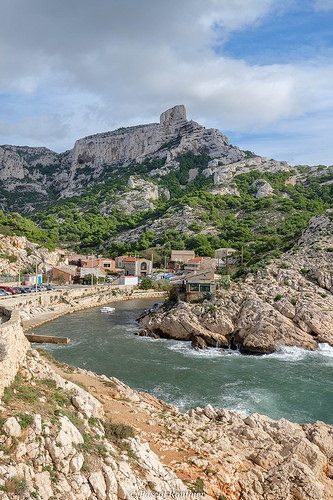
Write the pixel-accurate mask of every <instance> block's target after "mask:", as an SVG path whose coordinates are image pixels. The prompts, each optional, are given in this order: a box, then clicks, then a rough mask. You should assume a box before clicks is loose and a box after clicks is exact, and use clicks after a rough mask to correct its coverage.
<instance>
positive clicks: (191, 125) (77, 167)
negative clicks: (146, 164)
mask: <svg viewBox="0 0 333 500" xmlns="http://www.w3.org/2000/svg"><path fill="white" fill-rule="evenodd" d="M188 151H192V152H193V153H194V154H200V153H206V154H207V155H208V156H209V157H211V158H212V159H214V161H216V162H218V164H219V165H222V164H223V165H225V164H230V163H234V162H238V161H240V160H242V159H244V158H245V156H246V155H245V153H244V152H242V151H240V150H239V148H237V147H234V146H231V145H230V143H229V141H228V139H227V137H225V136H224V135H223V134H222V133H221V132H219V131H218V130H216V129H205V127H203V126H201V125H199V124H198V123H196V122H194V121H192V120H187V118H186V111H185V107H184V106H182V105H179V106H175V107H173V108H171V109H169V110H167V111H165V112H164V113H162V114H161V117H160V122H159V123H152V124H148V125H139V126H134V127H127V128H120V129H118V130H115V131H112V132H106V133H101V134H95V135H92V136H88V137H85V138H83V139H79V140H78V141H76V143H75V145H74V148H73V149H72V150H70V151H66V152H65V153H61V154H57V153H55V152H53V151H50V150H48V149H46V148H30V147H20V146H8V145H5V146H1V147H0V179H1V180H3V181H4V184H3V187H2V191H1V199H0V207H2V208H3V209H4V210H7V209H8V208H11V209H13V207H14V203H13V200H12V198H11V196H10V193H12V192H13V191H14V190H15V192H16V193H20V192H21V193H22V196H23V199H22V201H20V202H19V203H18V200H17V199H16V200H15V201H16V206H18V207H19V208H20V210H22V209H23V210H25V211H27V210H35V209H36V205H39V206H43V205H44V206H45V205H47V204H48V202H49V201H50V200H49V198H50V196H51V197H54V196H59V195H60V196H61V197H67V196H72V195H74V194H75V195H76V194H79V193H81V192H82V191H83V190H84V189H85V188H87V187H91V186H93V185H94V184H98V183H102V182H103V181H105V180H106V179H107V176H108V173H109V172H110V171H113V170H114V169H117V168H119V167H123V166H126V165H129V164H131V163H142V162H143V161H144V160H145V159H146V158H159V159H164V160H165V168H166V171H167V170H168V166H170V165H172V166H173V167H174V166H175V165H176V158H177V157H178V156H179V155H181V154H184V153H186V152H188ZM110 169H111V170H110ZM16 210H17V208H16Z"/></svg>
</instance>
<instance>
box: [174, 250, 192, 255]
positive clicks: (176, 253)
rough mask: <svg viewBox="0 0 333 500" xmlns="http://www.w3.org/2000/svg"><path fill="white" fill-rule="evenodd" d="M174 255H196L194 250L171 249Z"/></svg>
mask: <svg viewBox="0 0 333 500" xmlns="http://www.w3.org/2000/svg"><path fill="white" fill-rule="evenodd" d="M171 253H173V254H174V255H184V254H185V255H186V254H187V255H194V253H195V252H194V250H171Z"/></svg>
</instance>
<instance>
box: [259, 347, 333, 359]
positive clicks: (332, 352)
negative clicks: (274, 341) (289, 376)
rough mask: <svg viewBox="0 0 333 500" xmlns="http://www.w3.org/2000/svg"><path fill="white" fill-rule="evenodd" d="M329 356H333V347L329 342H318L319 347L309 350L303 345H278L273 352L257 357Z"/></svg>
mask: <svg viewBox="0 0 333 500" xmlns="http://www.w3.org/2000/svg"><path fill="white" fill-rule="evenodd" d="M322 356H327V357H330V358H332V357H333V347H331V346H330V345H329V344H326V343H322V344H318V349H316V350H315V351H309V350H308V349H303V348H302V347H295V346H281V347H278V348H277V350H276V351H275V352H273V353H271V354H263V355H262V356H257V357H256V359H259V360H260V359H267V358H271V359H272V358H276V359H281V360H283V361H302V360H303V359H305V358H309V357H310V358H311V357H312V358H316V357H322Z"/></svg>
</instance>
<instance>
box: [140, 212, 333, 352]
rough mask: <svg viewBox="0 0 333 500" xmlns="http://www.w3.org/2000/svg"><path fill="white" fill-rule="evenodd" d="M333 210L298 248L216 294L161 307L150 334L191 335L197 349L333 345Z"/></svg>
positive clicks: (148, 323) (314, 223)
mask: <svg viewBox="0 0 333 500" xmlns="http://www.w3.org/2000/svg"><path fill="white" fill-rule="evenodd" d="M332 215H333V210H328V211H327V212H326V214H324V215H320V216H317V217H313V218H312V219H311V220H310V223H309V227H308V228H307V229H306V230H305V231H304V232H303V234H302V236H301V238H300V240H299V241H298V242H297V244H296V245H295V247H294V248H293V249H291V250H290V251H288V252H287V253H285V254H284V255H283V256H282V257H281V258H280V259H276V260H275V262H271V263H270V264H268V265H267V267H266V268H265V269H261V270H258V272H256V274H251V273H249V274H247V275H246V276H245V278H244V279H243V281H242V282H239V283H233V284H232V286H231V288H230V290H225V289H223V288H221V289H220V290H219V291H218V292H217V296H216V298H215V299H213V300H210V301H208V300H204V301H203V302H202V304H201V305H197V304H195V305H192V304H188V303H184V302H179V303H178V304H177V305H176V306H174V307H172V308H171V309H170V310H167V311H165V309H164V306H161V307H159V308H158V309H154V312H153V314H150V313H148V314H147V315H146V316H145V317H143V318H142V319H141V320H140V325H141V326H142V327H143V328H144V329H145V330H146V331H147V332H148V333H149V331H150V332H153V333H157V334H159V335H162V336H167V337H172V338H175V339H183V340H191V341H193V345H194V347H195V348H200V347H205V346H206V345H211V346H215V345H216V344H218V345H219V346H220V347H225V346H226V345H228V344H231V346H233V347H240V349H241V350H242V351H243V352H247V353H269V352H273V351H275V350H276V349H277V348H279V347H281V346H298V347H303V348H305V349H311V350H314V349H316V348H317V345H318V342H324V343H328V344H330V345H333V295H332V292H333V289H332V277H333V272H332V269H333V252H332V251H331V249H332V248H333V218H332ZM314 245H315V248H314ZM196 337H200V339H201V340H195V338H196ZM203 341H204V342H203Z"/></svg>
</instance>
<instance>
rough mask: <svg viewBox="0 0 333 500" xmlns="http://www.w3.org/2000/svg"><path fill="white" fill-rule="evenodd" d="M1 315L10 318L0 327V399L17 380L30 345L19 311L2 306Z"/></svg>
mask: <svg viewBox="0 0 333 500" xmlns="http://www.w3.org/2000/svg"><path fill="white" fill-rule="evenodd" d="M0 313H1V314H2V315H3V316H5V317H7V318H9V319H8V320H7V321H6V322H5V323H2V324H1V325H0V398H1V397H2V395H3V392H4V389H5V387H7V386H8V385H10V384H11V383H12V381H13V380H14V378H15V375H16V373H17V370H18V368H19V365H20V363H21V362H22V360H23V359H24V357H25V354H26V352H27V350H28V349H29V348H30V343H29V342H28V341H27V340H26V338H25V336H24V333H23V328H22V326H21V322H20V314H19V312H18V311H17V310H11V309H9V308H7V307H5V306H0Z"/></svg>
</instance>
